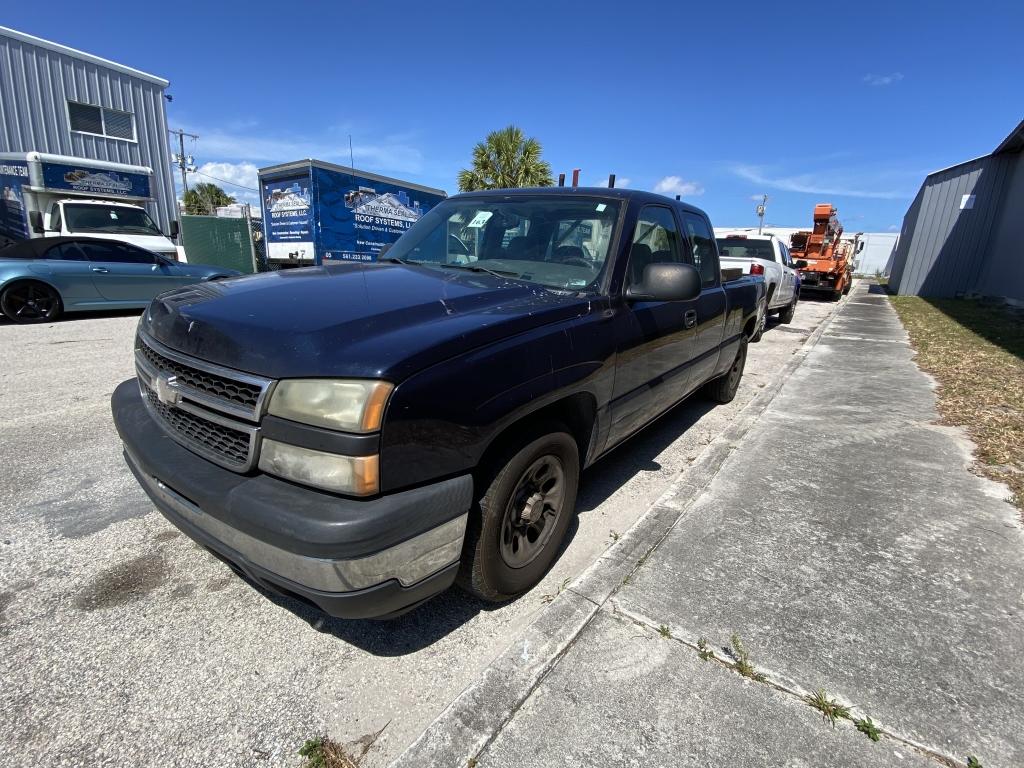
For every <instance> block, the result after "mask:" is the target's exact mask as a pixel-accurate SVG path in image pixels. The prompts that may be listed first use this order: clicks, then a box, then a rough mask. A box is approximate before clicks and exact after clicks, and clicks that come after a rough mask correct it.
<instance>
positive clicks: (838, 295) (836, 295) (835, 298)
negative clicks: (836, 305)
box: [829, 291, 843, 301]
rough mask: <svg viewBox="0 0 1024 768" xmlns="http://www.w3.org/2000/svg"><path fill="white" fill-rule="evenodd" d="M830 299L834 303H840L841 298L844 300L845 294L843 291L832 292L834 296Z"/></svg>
mask: <svg viewBox="0 0 1024 768" xmlns="http://www.w3.org/2000/svg"><path fill="white" fill-rule="evenodd" d="M829 298H830V299H831V300H832V301H839V300H840V299H841V298H843V292H842V291H832V294H831V295H830V296H829Z"/></svg>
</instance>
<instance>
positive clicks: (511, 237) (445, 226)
mask: <svg viewBox="0 0 1024 768" xmlns="http://www.w3.org/2000/svg"><path fill="white" fill-rule="evenodd" d="M618 215H619V203H618V202H617V201H615V200H610V199H602V198H599V197H593V198H588V197H572V198H566V197H556V196H553V195H522V196H519V195H516V196H510V197H508V198H477V199H473V198H465V199H453V200H446V201H445V202H443V203H441V204H440V205H438V206H436V207H435V208H434V209H433V210H431V211H430V212H429V213H427V214H426V215H425V216H423V218H421V219H420V220H419V221H418V222H416V224H414V225H413V227H412V228H411V229H410V230H409V231H408V232H406V233H405V234H404V235H402V237H401V238H399V239H398V241H397V242H396V243H395V244H394V246H392V248H390V249H389V250H388V251H387V254H386V255H385V257H384V258H385V259H400V260H403V261H409V262H413V263H416V264H423V265H425V266H435V267H437V268H439V269H445V268H450V269H459V268H469V269H478V270H480V271H490V272H495V273H498V274H500V275H508V276H510V277H514V278H516V279H519V280H526V281H528V282H531V283H537V284H540V285H544V286H547V287H550V288H561V289H568V290H585V289H588V288H592V287H594V286H595V285H596V283H597V281H598V279H599V278H600V277H601V275H602V274H603V272H604V267H605V262H606V260H607V258H608V249H609V246H610V245H611V240H612V234H613V232H614V230H615V223H616V221H617V220H618Z"/></svg>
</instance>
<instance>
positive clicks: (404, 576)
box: [124, 448, 468, 592]
mask: <svg viewBox="0 0 1024 768" xmlns="http://www.w3.org/2000/svg"><path fill="white" fill-rule="evenodd" d="M124 453H125V458H126V459H127V461H128V466H129V467H131V470H132V472H134V474H135V476H136V477H137V478H138V480H139V482H140V483H142V485H143V487H145V489H146V491H147V492H148V493H149V494H150V496H152V497H154V498H155V499H159V500H160V501H161V502H162V503H163V504H165V505H166V506H167V507H168V508H170V509H171V510H172V511H174V512H175V513H176V514H178V515H179V516H181V517H182V518H184V519H185V520H187V521H188V522H189V523H190V524H192V525H194V526H195V527H196V528H199V529H200V530H202V531H204V532H205V533H207V534H209V535H210V536H212V537H213V538H215V539H217V540H218V541H221V542H223V543H224V544H226V545H227V546H228V547H230V548H231V549H233V550H235V551H236V552H238V553H239V554H240V555H242V556H243V557H245V558H247V559H248V560H250V561H251V562H252V563H253V564H255V565H258V566H260V567H262V568H265V569H266V570H268V571H270V572H271V573H276V574H277V575H279V576H283V577H284V578H286V579H288V580H290V581H293V582H295V583H296V584H301V585H302V586H305V587H309V588H310V589H316V590H320V591H323V592H351V591H354V590H357V589H365V588H367V587H372V586H375V585H377V584H381V583H383V582H385V581H388V580H389V579H397V580H398V582H399V583H400V584H402V586H405V587H408V586H410V585H412V584H415V583H416V582H418V581H420V580H422V579H425V578H426V577H427V576H430V575H431V574H432V573H436V572H437V571H439V570H441V569H442V568H444V567H445V566H447V565H451V564H452V563H454V562H455V561H457V560H458V559H459V556H460V554H461V553H462V539H463V537H464V536H465V533H466V520H467V518H468V515H466V514H463V515H460V516H459V517H456V518H455V519H453V520H449V521H448V522H447V523H444V524H443V525H440V526H438V527H437V528H434V529H432V530H429V531H427V532H426V533H421V534H420V535H419V536H416V537H414V538H412V539H408V540H406V541H403V542H402V543H401V544H396V545H395V546H393V547H391V548H390V549H385V550H384V551H382V552H377V553H376V554H373V555H370V556H368V557H362V558H357V559H352V560H329V559H324V558H317V557H307V556H305V555H297V554H295V553H294V552H288V551H287V550H284V549H281V548H280V547H275V546H274V545H272V544H267V543H266V542H264V541H260V540H259V539H257V538H255V537H253V536H250V535H249V534H247V533H244V532H243V531H240V530H238V529H237V528H232V527H231V526H230V525H226V524H225V523H222V522H221V521H220V520H218V519H217V518H215V517H212V516H211V515H208V514H206V513H205V512H203V511H202V510H201V509H200V508H199V507H198V506H196V505H195V504H193V503H192V502H191V501H189V500H188V499H186V498H185V497H184V496H182V495H181V494H179V493H178V492H177V491H175V490H174V489H173V488H171V487H170V486H168V485H167V484H165V483H164V482H163V481H161V480H160V479H158V478H156V477H153V476H152V475H149V474H147V473H146V472H144V471H143V470H142V468H141V467H140V466H139V464H138V462H137V461H136V460H135V458H134V457H133V456H132V455H131V453H130V452H129V451H128V449H127V448H125V452H124Z"/></svg>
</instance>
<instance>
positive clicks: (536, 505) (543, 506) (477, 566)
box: [457, 424, 580, 602]
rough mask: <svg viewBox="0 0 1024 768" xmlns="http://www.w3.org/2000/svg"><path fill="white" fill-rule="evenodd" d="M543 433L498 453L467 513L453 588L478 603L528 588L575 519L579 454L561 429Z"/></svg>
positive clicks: (548, 563)
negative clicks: (456, 587) (455, 584)
mask: <svg viewBox="0 0 1024 768" xmlns="http://www.w3.org/2000/svg"><path fill="white" fill-rule="evenodd" d="M546 429H548V430H552V431H550V432H548V433H547V434H543V435H540V436H537V432H536V431H534V432H532V433H528V434H527V435H525V436H521V437H520V439H518V440H516V441H514V442H512V443H510V444H509V445H508V447H507V448H506V449H505V450H504V451H501V452H499V454H498V455H497V456H496V458H495V461H494V462H493V463H492V466H493V467H494V468H495V469H494V471H492V472H491V473H490V475H489V477H490V479H489V480H486V481H485V482H487V486H486V488H484V489H483V494H482V495H481V496H480V499H479V501H478V502H477V505H476V510H474V511H473V512H471V513H470V521H469V526H468V528H467V530H466V542H465V545H464V546H463V550H462V565H461V567H460V569H459V575H458V578H457V583H458V585H459V586H460V587H462V588H463V589H465V590H466V591H467V592H469V593H470V594H473V595H476V596H477V597H479V598H481V599H483V600H488V601H493V602H500V601H503V600H510V599H512V598H514V597H518V596H519V595H521V594H523V593H524V592H527V591H529V590H530V589H531V588H533V587H534V586H535V585H536V584H537V582H539V581H540V580H541V579H542V578H543V577H544V574H545V573H547V570H548V568H549V567H551V563H552V562H554V559H555V556H556V555H557V554H558V552H559V550H560V549H561V546H562V541H563V539H564V538H565V532H566V530H568V528H569V521H570V519H571V518H572V516H573V514H575V510H576V491H577V489H578V488H579V481H580V456H579V448H578V447H577V445H576V441H575V440H574V439H573V438H572V436H571V435H570V434H569V432H568V430H567V429H566V428H565V427H563V426H562V425H560V424H554V425H551V424H549V425H547V426H546ZM556 497H557V498H556ZM538 523H540V525H538ZM517 542H518V546H517Z"/></svg>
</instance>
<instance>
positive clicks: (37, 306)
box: [0, 282, 62, 323]
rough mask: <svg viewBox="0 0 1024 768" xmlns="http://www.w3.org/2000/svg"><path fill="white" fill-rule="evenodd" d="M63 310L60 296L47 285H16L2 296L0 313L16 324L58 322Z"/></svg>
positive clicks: (25, 283)
mask: <svg viewBox="0 0 1024 768" xmlns="http://www.w3.org/2000/svg"><path fill="white" fill-rule="evenodd" d="M61 309H62V305H61V301H60V294H58V293H57V292H56V291H55V290H53V288H51V287H50V286H48V285H46V284H45V283H37V282H24V283H15V284H14V285H11V286H9V287H8V288H7V289H6V290H5V291H4V292H3V294H2V295H0V311H3V313H4V314H5V315H7V317H8V318H9V319H10V320H11V321H12V322H15V323H45V322H49V321H51V320H56V319H57V317H58V316H59V315H60V312H61Z"/></svg>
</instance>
